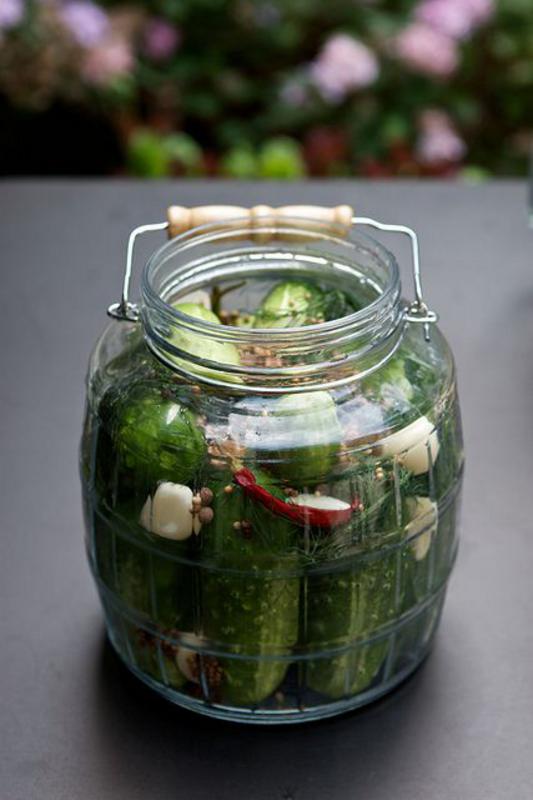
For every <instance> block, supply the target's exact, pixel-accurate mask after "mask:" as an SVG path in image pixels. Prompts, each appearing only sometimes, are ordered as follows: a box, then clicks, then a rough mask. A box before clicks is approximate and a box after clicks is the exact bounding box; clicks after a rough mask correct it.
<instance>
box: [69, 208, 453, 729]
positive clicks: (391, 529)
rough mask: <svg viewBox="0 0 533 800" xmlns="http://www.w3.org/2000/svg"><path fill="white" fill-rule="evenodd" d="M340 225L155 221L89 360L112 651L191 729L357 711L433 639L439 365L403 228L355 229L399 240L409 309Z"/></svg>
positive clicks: (385, 256) (388, 275) (439, 531)
mask: <svg viewBox="0 0 533 800" xmlns="http://www.w3.org/2000/svg"><path fill="white" fill-rule="evenodd" d="M343 208H344V210H342V208H341V211H340V212H326V211H325V210H320V209H314V210H313V209H309V208H307V209H304V211H305V217H306V218H304V217H303V216H301V213H298V211H299V210H298V209H297V208H296V209H292V210H291V209H289V210H288V211H287V210H281V211H280V212H279V213H278V212H276V211H274V210H272V209H264V208H261V210H260V212H257V211H255V213H252V214H251V215H249V214H246V216H244V217H243V218H242V219H233V218H232V215H234V214H235V213H237V212H235V211H234V210H233V211H232V210H229V211H228V210H227V209H225V211H224V209H223V210H222V211H221V210H220V209H214V210H213V209H211V210H209V209H208V210H207V211H202V210H200V211H199V212H198V211H197V212H195V213H196V216H195V214H194V213H190V214H189V216H188V217H187V216H186V213H189V212H185V211H184V210H181V211H179V210H178V211H176V210H175V209H174V211H173V212H171V213H170V217H169V220H170V222H169V226H168V227H169V229H170V231H171V233H176V232H178V235H177V236H175V237H174V238H171V239H170V241H169V242H168V243H167V244H165V245H164V246H163V247H161V248H160V249H159V250H157V252H156V253H155V254H154V255H153V256H152V257H151V258H150V260H149V261H148V263H147V264H146V266H145V268H144V271H143V275H142V288H141V295H142V296H141V303H140V305H139V307H137V306H134V305H132V304H131V303H129V301H128V299H127V289H128V283H129V278H130V273H131V258H132V253H133V242H134V239H135V236H136V235H137V234H139V233H142V232H144V231H147V230H153V229H155V228H162V227H166V226H165V225H164V224H161V225H158V226H143V227H142V228H140V229H138V230H137V231H135V232H134V234H133V235H132V239H131V241H130V247H129V250H128V256H129V262H128V268H127V274H126V283H125V291H124V294H123V299H122V301H121V303H119V304H117V305H115V306H113V307H111V308H110V313H111V314H112V315H114V316H116V317H118V319H114V320H113V321H112V322H111V323H110V324H109V325H108V327H107V328H106V329H105V331H104V333H103V334H102V336H101V338H100V340H99V341H98V343H97V345H96V347H95V350H94V352H93V355H92V357H91V361H90V367H89V374H88V381H87V391H88V399H87V411H86V417H85V425H84V433H83V437H82V447H81V475H82V485H83V497H84V510H85V518H86V528H87V538H86V542H87V552H88V558H89V563H90V566H91V569H92V573H93V575H94V579H95V581H96V585H97V587H98V591H99V594H100V598H101V602H102V605H103V608H104V613H105V619H106V626H107V631H108V634H109V639H110V641H111V643H112V645H113V647H114V648H115V650H116V651H117V653H118V654H119V656H120V657H121V659H122V660H123V661H124V663H125V664H126V665H127V667H128V668H129V669H130V670H131V671H132V672H133V673H135V675H137V676H138V677H139V678H141V679H142V680H143V681H144V682H145V683H147V684H148V685H149V686H151V687H152V688H153V689H155V690H156V691H157V692H159V693H160V694H162V695H164V696H165V697H167V698H168V699H169V700H171V701H173V702H175V703H177V704H178V705H181V706H184V707H186V708H189V709H192V710H195V711H198V712H200V713H203V714H208V715H211V716H215V717H221V718H227V719H231V720H240V721H244V722H259V723H278V722H302V721H306V720H312V719H316V718H321V717H325V716H331V715H334V714H338V713H341V712H344V711H346V710H348V709H352V708H355V707H357V706H361V705H363V704H365V703H368V702H370V701H372V700H374V699H376V698H377V697H379V696H380V695H382V694H384V693H385V692H387V691H388V690H390V689H391V688H392V687H394V686H395V685H397V684H398V683H400V682H401V681H402V680H403V679H404V678H405V677H406V676H407V675H409V674H410V673H411V672H412V671H413V670H414V669H415V668H416V667H417V666H418V665H419V664H420V663H421V661H422V660H423V659H424V657H425V656H426V654H427V653H428V651H429V648H430V646H431V643H432V640H433V637H434V634H435V631H436V628H437V625H438V621H439V616H440V613H441V610H442V606H443V602H444V596H445V591H446V585H447V581H448V577H449V574H450V570H451V568H452V565H453V562H454V558H455V554H456V549H457V539H456V517H457V510H458V503H459V492H460V485H461V473H462V463H463V455H462V437H461V426H460V416H459V409H458V403H457V395H456V384H455V373H454V366H453V359H452V356H451V353H450V350H449V348H448V346H447V344H446V342H445V340H444V338H443V337H442V335H441V333H440V332H439V330H438V328H437V326H436V325H435V316H434V315H433V314H432V313H431V312H429V311H428V309H427V307H426V306H425V305H424V303H423V300H422V295H421V287H420V276H419V273H418V251H417V244H416V238H415V236H414V234H413V232H412V231H410V230H409V229H405V228H402V227H396V226H384V225H381V224H380V223H374V222H373V221H372V220H368V219H366V218H361V220H362V221H363V222H366V223H369V224H375V225H376V226H377V227H381V228H385V229H386V230H389V229H390V230H397V231H399V232H401V233H408V234H409V236H410V237H411V240H412V244H413V255H414V258H415V287H416V289H417V300H416V301H415V302H414V303H413V304H411V306H408V305H406V303H405V302H404V301H402V297H401V284H400V276H399V270H398V266H397V263H396V261H395V259H394V257H393V256H392V255H391V253H390V252H388V251H387V250H385V249H384V247H382V246H381V245H380V244H378V243H377V242H376V241H374V240H372V239H370V238H368V237H367V236H365V235H364V234H362V233H360V232H359V229H358V226H355V228H354V227H353V226H352V225H351V222H352V212H351V210H350V209H348V210H346V207H343ZM238 213H242V214H245V213H246V212H244V210H241V212H238ZM328 213H329V216H328ZM180 214H181V216H180ZM184 214H185V217H184ZM226 217H227V218H226ZM206 218H207V219H208V220H209V219H210V220H211V222H210V223H208V224H205V225H201V226H200V227H191V223H192V224H194V222H195V221H198V219H199V220H200V221H204V220H205V219H206ZM184 219H185V222H184V221H183V220H184ZM339 219H340V221H339ZM176 220H178V222H176ZM213 220H214V221H213ZM354 220H355V221H357V219H356V218H354ZM346 223H350V224H346ZM180 226H181V228H182V229H183V231H182V232H181V233H179V231H177V229H179V228H180ZM265 298H266V299H265ZM208 306H211V310H210V311H209V310H208ZM199 307H200V308H203V309H204V311H198V308H199ZM213 311H216V312H217V316H213ZM219 320H222V321H223V322H224V323H225V324H220V322H219Z"/></svg>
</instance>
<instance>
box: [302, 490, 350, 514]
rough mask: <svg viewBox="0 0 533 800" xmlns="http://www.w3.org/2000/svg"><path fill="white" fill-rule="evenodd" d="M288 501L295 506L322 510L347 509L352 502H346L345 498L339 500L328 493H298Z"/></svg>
mask: <svg viewBox="0 0 533 800" xmlns="http://www.w3.org/2000/svg"><path fill="white" fill-rule="evenodd" d="M287 502H288V503H292V504H293V505H295V506H308V507H309V508H318V509H320V510H321V511H346V510H347V509H348V508H350V504H349V503H345V502H344V500H339V499H338V498H337V497H329V496H328V495H326V494H321V495H316V494H297V495H296V496H295V497H289V499H288V501H287Z"/></svg>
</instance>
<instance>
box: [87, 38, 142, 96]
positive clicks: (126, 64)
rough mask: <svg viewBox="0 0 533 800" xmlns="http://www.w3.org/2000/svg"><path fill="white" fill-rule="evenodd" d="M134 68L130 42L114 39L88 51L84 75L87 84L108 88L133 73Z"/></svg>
mask: <svg viewBox="0 0 533 800" xmlns="http://www.w3.org/2000/svg"><path fill="white" fill-rule="evenodd" d="M133 66H134V58H133V53H132V51H131V47H130V45H129V44H128V42H127V41H125V40H124V39H122V38H119V37H112V38H109V39H107V40H106V41H105V42H103V43H102V44H99V45H97V46H96V47H93V48H91V49H90V50H88V51H87V53H86V56H85V60H84V62H83V65H82V73H83V76H84V78H85V80H86V81H87V83H91V84H93V85H94V86H107V85H108V84H109V83H111V82H112V81H113V79H114V78H118V77H120V76H122V75H126V74H127V73H129V72H131V70H132V69H133Z"/></svg>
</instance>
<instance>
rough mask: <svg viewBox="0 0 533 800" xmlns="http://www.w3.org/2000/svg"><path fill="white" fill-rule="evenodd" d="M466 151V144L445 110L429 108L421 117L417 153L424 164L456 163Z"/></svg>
mask: <svg viewBox="0 0 533 800" xmlns="http://www.w3.org/2000/svg"><path fill="white" fill-rule="evenodd" d="M465 152H466V145H465V143H464V142H463V140H462V139H461V137H460V136H459V134H458V133H457V132H456V130H455V128H454V127H453V124H452V121H451V119H450V118H449V116H448V115H447V114H445V113H444V112H443V111H437V110H428V111H425V112H424V113H423V114H422V117H421V119H420V136H419V138H418V142H417V144H416V153H417V156H418V158H419V160H420V161H421V162H422V163H423V164H430V165H431V164H442V163H443V162H449V163H452V164H453V163H455V162H457V161H460V160H461V159H462V157H463V156H464V154H465Z"/></svg>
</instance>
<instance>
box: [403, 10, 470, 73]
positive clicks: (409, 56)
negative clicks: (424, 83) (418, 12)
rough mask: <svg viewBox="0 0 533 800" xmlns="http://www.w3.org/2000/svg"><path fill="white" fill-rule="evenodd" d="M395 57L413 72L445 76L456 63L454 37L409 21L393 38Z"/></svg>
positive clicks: (456, 55) (420, 23)
mask: <svg viewBox="0 0 533 800" xmlns="http://www.w3.org/2000/svg"><path fill="white" fill-rule="evenodd" d="M394 50H395V51H396V54H397V55H398V56H399V58H401V59H402V61H404V62H405V63H406V64H408V65H409V66H410V67H411V68H412V69H414V70H416V71H417V72H422V73H424V74H426V75H436V76H438V77H441V78H446V77H448V76H449V75H451V74H452V72H453V71H454V70H455V68H456V67H457V61H458V53H457V45H456V42H455V40H454V39H452V38H451V37H450V36H447V35H446V34H444V33H440V32H439V31H436V30H435V29H434V28H431V27H430V26H429V25H425V24H424V23H422V22H412V23H411V24H410V25H408V26H407V28H404V30H403V31H401V33H399V34H398V36H397V37H396V39H395V42H394Z"/></svg>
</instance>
